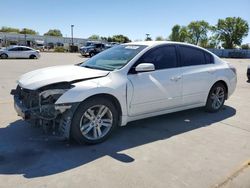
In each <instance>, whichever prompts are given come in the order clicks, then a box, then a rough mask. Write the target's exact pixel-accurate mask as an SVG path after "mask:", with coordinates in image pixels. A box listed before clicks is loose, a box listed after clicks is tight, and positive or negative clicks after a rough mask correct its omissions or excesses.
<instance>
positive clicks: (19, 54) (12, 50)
mask: <svg viewBox="0 0 250 188" xmlns="http://www.w3.org/2000/svg"><path fill="white" fill-rule="evenodd" d="M2 54H6V55H7V57H8V58H30V57H31V56H35V57H36V58H39V57H40V53H39V51H38V50H35V49H33V48H30V47H27V46H12V47H8V48H3V49H1V50H0V57H1V55H2Z"/></svg>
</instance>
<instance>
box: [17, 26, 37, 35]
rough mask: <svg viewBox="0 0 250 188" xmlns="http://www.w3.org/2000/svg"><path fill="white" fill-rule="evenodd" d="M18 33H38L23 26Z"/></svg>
mask: <svg viewBox="0 0 250 188" xmlns="http://www.w3.org/2000/svg"><path fill="white" fill-rule="evenodd" d="M19 33H20V34H29V35H36V34H38V33H37V32H36V31H34V30H32V29H28V28H23V29H22V30H21V31H20V32H19Z"/></svg>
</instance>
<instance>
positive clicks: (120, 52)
mask: <svg viewBox="0 0 250 188" xmlns="http://www.w3.org/2000/svg"><path fill="white" fill-rule="evenodd" d="M146 47H147V46H144V45H119V46H115V47H113V48H110V49H108V50H105V51H103V52H102V53H99V54H97V55H95V56H94V57H92V58H90V59H89V60H87V61H86V62H84V63H82V64H81V66H82V67H87V68H93V69H101V70H109V71H113V70H116V69H120V68H122V67H123V66H124V65H126V64H127V63H128V62H129V61H130V60H131V59H133V58H134V57H135V56H136V55H137V54H138V53H139V52H141V51H142V50H143V49H144V48H146Z"/></svg>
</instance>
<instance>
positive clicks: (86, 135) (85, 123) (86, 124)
mask: <svg viewBox="0 0 250 188" xmlns="http://www.w3.org/2000/svg"><path fill="white" fill-rule="evenodd" d="M117 124H118V113H117V110H116V109H115V106H114V104H113V103H112V102H111V101H109V100H106V99H102V98H92V99H89V100H87V101H85V102H83V103H82V104H80V106H79V107H78V109H77V110H76V112H75V115H74V117H73V120H72V125H71V136H72V138H73V139H75V140H76V141H77V142H78V143H80V144H83V143H87V144H96V143H100V142H103V141H104V140H106V139H107V138H108V137H109V136H110V135H111V133H112V132H113V130H114V128H115V127H116V126H117Z"/></svg>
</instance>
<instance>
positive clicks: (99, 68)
mask: <svg viewBox="0 0 250 188" xmlns="http://www.w3.org/2000/svg"><path fill="white" fill-rule="evenodd" d="M83 67H86V68H90V69H98V70H105V71H111V69H106V68H102V67H92V66H89V65H84V66H83Z"/></svg>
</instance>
